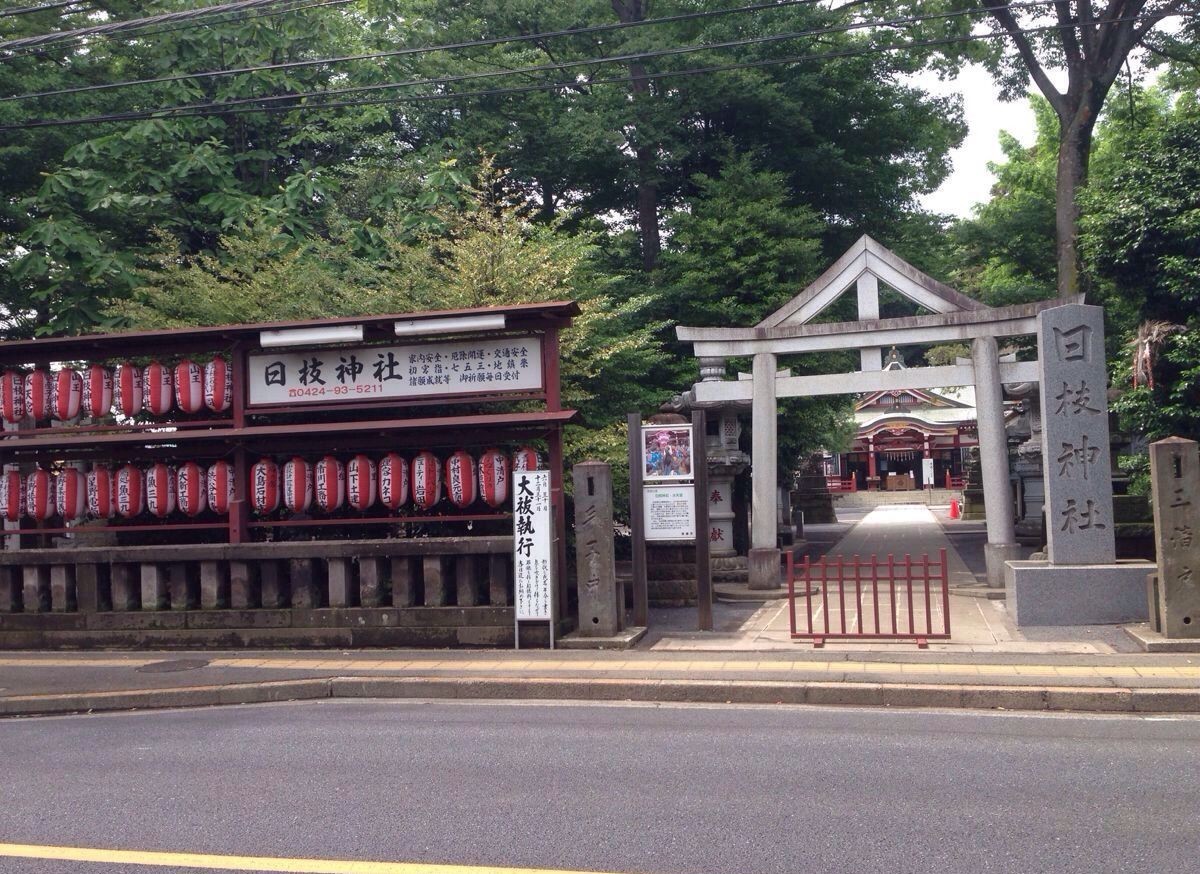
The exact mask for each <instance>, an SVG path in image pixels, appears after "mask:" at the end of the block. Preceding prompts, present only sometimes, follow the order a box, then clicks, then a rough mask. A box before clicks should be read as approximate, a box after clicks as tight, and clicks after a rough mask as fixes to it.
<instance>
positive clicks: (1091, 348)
mask: <svg viewBox="0 0 1200 874" xmlns="http://www.w3.org/2000/svg"><path fill="white" fill-rule="evenodd" d="M1037 326H1038V365H1039V366H1038V370H1039V377H1040V379H1039V381H1040V383H1041V392H1040V397H1041V421H1042V458H1043V462H1044V464H1043V468H1044V482H1045V491H1046V504H1045V519H1046V539H1047V550H1046V553H1047V554H1046V560H1041V561H1035V560H1030V561H1007V562H1005V569H1004V587H1005V594H1006V597H1005V606H1006V608H1007V609H1008V612H1009V614H1010V615H1011V616H1012V618H1013V621H1014V622H1015V623H1016V624H1017V626H1018V627H1024V626H1036V625H1098V624H1105V623H1123V622H1139V621H1144V620H1145V619H1146V618H1147V599H1146V587H1145V579H1146V575H1147V574H1148V573H1150V572H1152V571H1153V570H1154V565H1153V564H1151V563H1149V562H1144V561H1117V559H1116V544H1115V538H1114V532H1113V499H1112V473H1111V459H1110V457H1109V439H1108V401H1107V398H1108V366H1107V361H1106V358H1105V350H1104V311H1103V310H1102V309H1101V308H1100V307H1094V306H1084V305H1082V304H1066V305H1063V306H1058V307H1052V308H1051V309H1048V310H1043V311H1042V312H1041V313H1039V314H1038V317H1037Z"/></svg>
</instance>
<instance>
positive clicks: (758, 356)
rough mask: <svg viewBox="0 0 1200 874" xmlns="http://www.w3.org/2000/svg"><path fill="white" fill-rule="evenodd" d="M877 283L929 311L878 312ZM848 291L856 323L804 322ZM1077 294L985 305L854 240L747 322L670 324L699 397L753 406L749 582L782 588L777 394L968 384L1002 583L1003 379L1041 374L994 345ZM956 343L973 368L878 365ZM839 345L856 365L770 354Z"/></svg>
mask: <svg viewBox="0 0 1200 874" xmlns="http://www.w3.org/2000/svg"><path fill="white" fill-rule="evenodd" d="M880 282H883V283H884V284H885V285H886V286H887V287H889V288H891V289H894V290H895V291H897V292H899V293H900V294H901V295H903V296H904V297H906V298H908V299H909V300H911V301H913V302H914V303H916V304H918V305H920V306H921V307H924V308H925V309H927V310H930V311H931V312H932V313H933V315H922V316H911V317H906V318H897V319H881V318H879V283H880ZM851 286H853V287H854V289H855V291H856V295H857V302H858V320H857V321H853V322H837V323H813V321H812V320H813V319H814V318H815V317H816V316H818V315H819V314H820V313H821V312H822V311H824V310H825V309H826V308H827V307H828V306H829V305H830V304H832V303H833V302H834V301H836V300H838V299H839V298H840V297H841V296H842V295H843V294H845V293H846V292H848V291H849V289H850V288H851ZM1081 300H1082V296H1080V297H1076V298H1072V299H1070V300H1064V299H1061V298H1060V299H1057V300H1050V301H1041V302H1038V303H1033V304H1024V305H1021V306H1009V307H995V308H993V307H987V306H984V305H983V304H981V303H979V302H978V301H975V300H972V299H971V298H969V297H966V296H965V295H963V294H960V293H959V292H957V291H955V290H954V289H952V288H950V287H949V286H947V285H944V284H943V283H941V282H938V281H937V280H936V279H933V278H932V277H930V276H927V275H926V274H924V273H922V272H921V271H920V270H918V269H916V268H915V267H913V266H912V265H911V264H908V263H907V262H905V261H904V260H902V259H901V258H900V257H898V256H897V255H896V254H895V253H893V252H892V251H890V250H889V249H886V248H885V247H883V246H881V245H880V244H879V243H877V242H876V241H875V240H873V239H871V238H870V237H868V236H863V237H862V238H860V239H859V241H858V242H857V243H855V244H854V245H853V246H851V247H850V249H849V250H848V251H847V252H846V253H845V254H844V255H843V256H842V257H841V258H839V259H838V260H837V261H836V262H835V263H834V264H833V265H832V266H831V267H830V268H829V269H828V270H826V271H825V272H824V273H823V274H821V276H820V277H818V278H817V279H816V280H815V281H814V282H813V283H812V284H811V285H809V286H808V287H807V288H805V289H804V290H803V291H802V292H800V294H798V295H796V296H795V297H794V298H792V299H791V300H790V301H788V302H787V303H786V304H784V305H783V306H782V307H780V308H779V309H778V310H777V311H776V312H774V313H772V314H771V315H770V316H768V317H767V318H765V319H763V320H762V321H761V322H759V323H758V324H757V325H755V326H754V327H752V328H689V327H678V328H676V333H677V336H678V337H679V339H680V340H682V341H684V342H689V343H691V344H692V346H693V352H694V354H695V355H696V357H697V358H698V359H699V363H700V376H701V381H700V382H698V383H696V384H695V386H694V387H693V391H694V393H695V398H696V402H697V403H700V404H704V403H715V402H730V401H743V402H745V401H750V402H751V404H752V424H753V431H754V433H753V448H752V453H751V455H752V459H753V467H752V478H753V502H752V508H753V525H752V529H751V539H750V540H751V542H750V546H751V548H750V587H751V588H757V589H770V588H777V587H778V586H779V585H780V573H779V569H780V567H779V563H780V552H779V550H778V549H777V548H776V545H775V543H776V540H775V538H776V527H775V489H776V477H777V470H776V467H777V463H776V455H777V427H778V422H777V416H778V408H777V399H778V398H781V397H811V396H814V395H835V394H859V393H862V392H871V391H886V390H891V389H928V388H945V387H949V386H966V385H973V386H974V387H975V397H976V407H977V410H978V421H979V451H980V461H981V466H982V473H983V490H984V508H985V511H986V513H987V536H988V544H987V550H986V554H987V570H988V585H990V586H995V587H1002V586H1004V562H1005V561H1006V560H1009V559H1013V558H1016V557H1017V547H1016V535H1015V532H1014V521H1013V516H1014V513H1013V499H1012V493H1011V490H1010V487H1009V475H1008V447H1007V442H1006V438H1005V431H1004V406H1003V390H1002V386H1003V385H1005V384H1015V383H1028V382H1038V380H1039V373H1038V364H1037V362H1002V361H1000V360H999V357H998V350H997V344H996V340H997V338H1000V337H1017V336H1023V335H1032V334H1036V333H1037V315H1038V313H1039V312H1041V311H1042V310H1045V309H1049V308H1052V307H1057V306H1062V305H1063V304H1065V303H1079V302H1081ZM954 342H969V343H970V344H971V358H972V363H970V364H952V365H945V366H938V367H911V368H907V369H904V370H884V369H883V350H884V349H885V348H890V347H892V346H905V345H917V344H936V343H954ZM846 349H858V350H859V354H860V359H861V363H860V367H859V369H858V370H857V371H854V372H851V373H830V374H819V375H811V376H792V375H791V373H790V371H787V370H779V368H778V364H777V362H778V356H779V355H786V354H795V353H805V352H833V351H840V350H846ZM738 356H753V360H754V370H753V375H747V374H739V376H738V378H737V379H732V380H731V379H726V378H725V376H726V360H727V359H728V358H732V357H738Z"/></svg>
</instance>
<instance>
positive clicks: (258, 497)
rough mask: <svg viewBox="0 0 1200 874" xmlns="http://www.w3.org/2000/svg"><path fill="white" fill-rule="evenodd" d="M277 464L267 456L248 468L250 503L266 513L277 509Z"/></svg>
mask: <svg viewBox="0 0 1200 874" xmlns="http://www.w3.org/2000/svg"><path fill="white" fill-rule="evenodd" d="M279 491H280V489H279V465H278V464H276V463H275V462H273V461H272V460H271V459H269V458H263V459H260V460H259V461H258V462H256V463H255V465H254V467H252V468H250V505H251V506H252V507H254V510H255V511H256V512H258V513H262V514H263V515H266V514H268V513H274V512H275V511H276V510H278V509H279V498H280V494H279Z"/></svg>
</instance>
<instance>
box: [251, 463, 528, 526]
mask: <svg viewBox="0 0 1200 874" xmlns="http://www.w3.org/2000/svg"><path fill="white" fill-rule="evenodd" d="M537 466H538V460H537V452H536V451H534V450H533V449H530V448H528V447H523V448H521V449H518V450H517V451H516V452H515V453H513V456H512V459H511V461H510V460H509V458H508V456H507V455H506V454H505V453H503V452H501V451H500V450H499V449H489V450H487V451H486V452H484V453H483V454H482V455H481V456H480V457H479V461H478V462H476V460H475V459H474V458H473V457H472V456H471V454H470V453H468V452H467V451H466V450H463V449H460V450H458V451H456V452H453V453H451V454H450V456H449V457H447V458H446V460H445V462H441V461H439V460H438V457H437V456H436V455H434V454H433V453H432V452H428V451H424V452H419V453H417V454H416V455H415V456H414V457H413V458H412V460H411V461H408V460H405V459H404V458H402V457H401V456H399V455H397V454H396V453H394V452H389V453H388V454H387V455H385V456H384V457H383V458H381V459H380V460H379V462H378V463H376V462H375V461H373V460H372V459H370V458H368V457H367V456H365V455H356V456H354V457H353V458H351V459H350V460H349V461H348V462H346V463H345V464H343V463H342V462H341V461H339V460H338V459H337V458H334V457H333V456H331V455H327V456H325V457H324V458H322V459H321V460H320V461H318V462H316V463H315V464H314V463H311V462H309V461H307V460H305V459H303V458H293V459H291V460H290V461H288V462H286V463H285V464H283V465H282V466H281V465H279V464H278V463H276V462H275V461H273V460H271V459H269V458H264V459H261V460H260V461H258V462H257V463H256V464H255V465H254V466H253V467H252V468H251V470H250V505H251V507H253V508H254V510H255V512H257V513H261V514H264V515H266V514H270V513H274V512H275V511H276V510H278V509H279V508H280V507H286V508H287V509H288V510H290V511H291V512H293V513H305V512H308V511H309V510H310V509H312V507H313V506H314V504H315V505H316V507H317V508H319V509H321V510H323V511H325V512H332V511H334V510H337V509H339V508H340V507H342V506H343V505H348V506H349V507H351V508H352V509H355V510H360V511H362V510H367V509H369V508H370V507H371V506H373V505H374V504H375V503H376V501H378V502H379V503H380V504H382V505H383V506H384V507H385V508H386V509H388V510H397V509H399V508H400V507H403V506H404V505H405V504H407V503H408V502H409V500H410V498H411V500H412V503H413V506H415V507H416V508H417V509H418V510H429V509H431V508H433V507H434V506H436V505H437V504H438V502H440V501H441V500H442V496H443V493H444V494H445V497H446V499H447V500H448V501H450V503H451V504H453V505H454V506H456V507H459V508H460V509H462V508H466V507H469V506H471V505H472V504H474V503H475V501H476V500H479V499H482V500H483V502H484V503H485V504H487V505H488V506H490V507H500V506H502V505H503V504H504V503H505V502H506V501H507V500H508V478H509V474H510V471H512V470H536V469H537ZM443 473H444V478H443Z"/></svg>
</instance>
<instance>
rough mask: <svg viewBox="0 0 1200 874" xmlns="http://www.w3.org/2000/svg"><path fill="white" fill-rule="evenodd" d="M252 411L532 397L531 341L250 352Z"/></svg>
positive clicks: (538, 369) (535, 341)
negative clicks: (257, 408) (259, 408)
mask: <svg viewBox="0 0 1200 874" xmlns="http://www.w3.org/2000/svg"><path fill="white" fill-rule="evenodd" d="M246 380H247V384H248V385H249V395H248V400H249V404H250V405H251V406H265V405H275V404H308V403H327V402H330V401H355V400H357V401H371V400H385V399H389V398H394V399H406V398H419V397H441V396H443V395H478V394H495V393H508V392H534V391H540V390H541V389H542V388H543V387H544V382H543V379H542V341H541V338H540V337H536V336H522V337H499V338H489V339H482V340H456V341H452V342H446V343H408V344H397V345H387V346H355V347H346V348H325V349H305V350H298V351H289V352H256V353H254V354H253V355H250V356H249V359H248V363H247V374H246Z"/></svg>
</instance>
